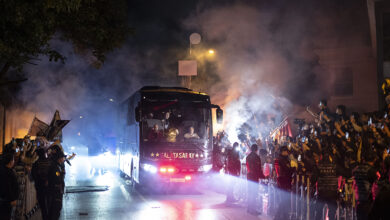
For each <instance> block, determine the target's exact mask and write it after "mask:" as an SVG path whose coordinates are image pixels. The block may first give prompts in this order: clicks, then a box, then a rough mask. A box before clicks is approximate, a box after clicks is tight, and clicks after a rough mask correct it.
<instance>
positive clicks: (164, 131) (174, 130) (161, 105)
mask: <svg viewBox="0 0 390 220" xmlns="http://www.w3.org/2000/svg"><path fill="white" fill-rule="evenodd" d="M210 115H211V113H210V107H209V106H208V105H207V103H205V102H201V101H178V100H173V101H147V102H144V103H143V104H142V121H141V123H142V140H143V141H144V142H171V143H174V142H200V141H204V139H208V138H209V133H210V126H211V121H210V120H211V118H210Z"/></svg>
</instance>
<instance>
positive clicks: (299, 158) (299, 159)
mask: <svg viewBox="0 0 390 220" xmlns="http://www.w3.org/2000/svg"><path fill="white" fill-rule="evenodd" d="M301 160H302V156H301V155H300V154H299V155H298V161H299V162H300V161H301Z"/></svg>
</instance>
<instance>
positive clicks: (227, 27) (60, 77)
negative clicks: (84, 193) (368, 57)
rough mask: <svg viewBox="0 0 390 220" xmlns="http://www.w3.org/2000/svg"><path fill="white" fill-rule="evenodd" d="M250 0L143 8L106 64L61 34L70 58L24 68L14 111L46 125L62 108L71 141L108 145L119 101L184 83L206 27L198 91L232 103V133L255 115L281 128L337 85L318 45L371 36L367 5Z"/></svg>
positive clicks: (227, 109) (63, 49)
mask: <svg viewBox="0 0 390 220" xmlns="http://www.w3.org/2000/svg"><path fill="white" fill-rule="evenodd" d="M243 2H244V3H235V2H234V1H224V3H210V1H191V4H192V6H191V7H189V8H191V9H185V10H184V9H183V10H181V9H182V7H185V6H186V4H184V3H181V4H180V8H178V9H177V10H178V11H180V13H179V14H176V13H172V11H171V10H172V9H171V8H170V6H172V5H168V6H167V8H166V9H164V7H163V6H162V8H161V10H163V11H165V12H164V13H162V14H163V15H164V18H160V17H158V16H159V11H160V9H159V10H157V11H153V13H150V12H149V6H146V5H145V6H144V9H143V10H144V11H145V12H144V13H148V14H147V15H137V14H135V15H136V16H140V19H141V20H139V21H138V22H136V20H137V17H136V16H135V15H134V16H135V17H132V18H131V19H133V21H131V22H130V23H132V24H130V25H134V27H135V28H136V35H135V36H133V37H130V39H129V40H128V42H127V43H126V44H125V45H124V47H123V48H121V49H119V50H117V51H114V52H112V53H110V54H108V55H107V60H106V62H105V63H104V65H103V66H101V68H99V69H96V68H95V61H94V60H93V59H92V58H91V56H90V55H89V54H88V53H83V54H80V53H75V52H74V48H73V47H72V46H71V45H70V44H69V43H66V42H62V41H59V40H56V39H54V40H53V44H54V45H55V47H56V48H58V50H59V51H60V52H61V53H62V54H63V55H65V56H66V57H67V60H66V63H65V64H62V63H54V62H49V61H47V58H45V57H42V58H41V60H40V61H37V62H36V63H37V64H38V65H37V66H31V65H29V66H26V68H25V75H26V76H27V78H28V79H29V80H28V81H27V82H24V83H23V84H21V91H20V92H19V93H18V94H17V97H18V99H19V100H20V101H21V103H22V105H20V106H22V107H20V108H18V107H15V109H16V110H15V111H13V112H12V114H14V115H15V118H17V117H18V116H19V117H22V120H21V121H23V124H24V125H23V126H21V125H20V124H18V127H19V126H20V127H24V128H28V127H29V126H30V123H31V120H32V118H33V116H34V114H36V115H37V116H38V117H39V118H42V119H43V120H44V121H46V122H48V121H50V119H51V117H52V114H53V112H54V111H55V110H56V109H58V110H60V112H61V114H62V116H63V118H66V119H72V121H71V123H69V125H68V126H67V127H65V129H64V137H65V138H67V137H69V138H68V141H69V142H71V143H69V145H72V144H77V143H82V144H84V145H110V144H109V143H106V142H105V140H106V139H107V137H109V138H108V139H110V137H111V136H114V134H113V133H114V131H113V127H114V125H113V123H114V115H115V106H116V105H118V103H120V102H121V101H122V100H124V99H125V98H127V97H128V96H129V95H130V94H131V93H132V92H134V91H135V90H137V89H139V88H140V87H142V86H144V85H153V84H154V85H160V86H178V85H180V83H179V80H178V78H177V76H176V75H177V61H178V60H179V59H184V58H186V57H187V55H186V54H187V53H188V50H187V49H188V44H189V42H188V37H189V34H190V33H192V32H199V33H200V34H201V35H202V43H201V45H203V46H200V47H204V48H206V47H207V46H210V47H212V48H214V49H215V50H216V56H215V57H214V58H213V59H212V60H207V59H206V58H205V57H202V59H201V60H199V67H200V69H199V71H200V72H199V76H198V77H197V78H196V79H194V82H193V88H194V89H199V90H202V91H205V92H208V93H209V94H210V95H211V99H212V101H213V102H214V103H216V104H219V105H221V106H222V107H223V108H224V109H225V121H226V123H225V129H227V131H228V133H229V135H230V139H231V140H232V141H235V140H237V138H238V137H237V136H238V132H239V131H238V129H239V128H240V127H241V126H242V125H243V124H244V123H246V122H248V121H255V120H257V121H258V123H256V124H258V125H259V126H260V128H259V127H256V126H254V125H253V128H252V129H253V130H255V133H258V132H259V130H260V132H261V131H264V130H266V129H264V128H263V127H267V126H268V127H272V125H269V124H268V123H267V121H269V120H267V119H269V118H274V120H271V121H274V122H275V123H276V124H277V123H278V122H280V120H282V118H283V116H284V115H286V112H289V111H291V110H292V109H293V108H294V107H295V106H305V105H308V104H310V103H313V102H315V101H317V100H319V99H320V98H323V97H326V96H327V95H328V90H329V89H328V87H329V86H330V84H331V83H332V82H331V81H329V80H328V78H329V77H328V74H327V72H326V70H324V69H323V68H322V67H321V65H320V64H319V58H318V56H317V54H316V53H315V49H317V48H321V47H324V46H325V45H326V46H328V47H338V46H340V45H341V44H349V45H350V44H361V42H362V41H363V42H365V40H366V39H365V35H364V33H363V34H362V33H361V30H360V29H359V27H360V26H361V24H362V23H364V18H362V17H364V16H361V15H357V14H359V13H361V10H363V9H364V8H363V9H362V7H361V4H360V3H359V4H352V3H351V2H354V1H346V2H347V3H345V4H341V5H340V4H339V1H329V2H332V3H329V2H328V1H327V3H319V2H313V1H308V0H307V1H302V2H301V3H302V4H300V5H296V4H295V3H290V1H282V0H279V1H273V2H272V3H270V2H269V1H267V4H266V3H262V2H263V1H243ZM253 2H255V3H253ZM355 2H356V1H355ZM196 4H198V6H197V7H193V5H196ZM210 4H213V5H211V6H210ZM336 5H337V7H338V8H336V9H337V10H336V9H335V6H336ZM356 5H358V6H356ZM178 7H179V6H178ZM192 8H196V10H195V11H190V10H193V9H192ZM347 8H351V10H346V9H347ZM137 10H138V11H139V10H141V9H139V8H135V9H134V11H137ZM187 12H188V13H187ZM134 13H135V12H134ZM134 13H133V14H134ZM145 16H151V17H153V16H154V18H150V19H146V17H145ZM178 16H179V18H177V17H178ZM185 16H187V18H186V19H183V17H185ZM142 18H143V19H142ZM173 18H175V19H176V20H175V19H173ZM352 18H354V19H352ZM159 19H165V20H164V21H160V20H159ZM346 20H348V21H349V20H353V21H355V22H356V24H351V23H349V22H344V21H346ZM157 21H158V22H157ZM183 21H184V22H183ZM187 34H188V36H187ZM362 36H364V37H362ZM340 39H346V40H340ZM367 42H369V41H367ZM329 45H330V46H329ZM26 112H27V113H26ZM80 116H82V118H81V117H80ZM252 124H253V123H252ZM79 132H80V133H81V134H80V136H79V135H78V133H79ZM111 134H112V135H111ZM65 140H66V139H65Z"/></svg>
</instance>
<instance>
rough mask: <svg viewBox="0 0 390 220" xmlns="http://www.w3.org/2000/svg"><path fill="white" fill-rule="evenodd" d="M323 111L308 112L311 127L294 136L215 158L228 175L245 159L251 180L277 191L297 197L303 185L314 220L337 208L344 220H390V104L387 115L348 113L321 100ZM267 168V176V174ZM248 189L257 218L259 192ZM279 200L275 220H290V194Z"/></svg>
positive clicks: (305, 126)
mask: <svg viewBox="0 0 390 220" xmlns="http://www.w3.org/2000/svg"><path fill="white" fill-rule="evenodd" d="M319 108H320V112H319V113H317V114H316V113H313V112H312V111H310V110H309V109H308V111H309V112H310V113H311V114H312V116H314V119H315V120H313V121H314V122H313V123H305V121H304V120H296V121H295V122H296V124H297V126H298V132H297V135H296V136H295V137H292V136H287V137H281V138H279V139H275V140H271V139H270V138H267V139H263V140H255V141H254V142H255V143H253V142H252V143H251V144H248V143H241V144H239V143H235V144H234V145H233V148H230V149H231V150H227V151H226V152H225V154H224V155H225V157H218V156H217V157H215V158H214V159H215V161H216V162H215V164H216V166H217V169H219V168H222V167H224V168H225V170H226V171H227V173H229V174H231V175H233V176H238V175H240V174H239V173H237V172H238V170H242V169H240V167H239V166H241V164H243V163H242V162H243V161H245V159H246V171H245V172H246V176H247V179H248V181H252V182H255V183H258V182H259V180H260V179H267V180H268V181H267V182H269V183H272V182H275V183H276V185H277V188H278V191H279V192H292V193H293V194H294V193H295V194H298V192H297V190H296V189H297V188H301V186H302V187H303V188H304V189H306V190H308V189H309V190H310V192H308V194H309V195H310V200H311V202H310V208H306V211H307V212H309V214H308V215H309V216H310V219H324V218H326V216H328V219H336V210H337V209H339V212H338V216H339V217H342V218H345V219H355V218H357V219H358V220H360V219H390V214H389V212H388V211H387V210H386V206H387V204H390V203H389V202H390V195H389V194H390V184H389V175H390V157H389V146H390V145H389V144H390V105H389V106H388V107H387V108H386V109H385V110H383V111H378V112H372V113H363V114H359V113H357V112H353V113H352V114H350V115H347V111H346V107H345V106H343V105H339V106H337V108H336V110H335V112H334V113H333V112H331V111H330V110H329V108H328V106H327V102H326V100H322V101H321V102H320V104H319ZM222 136H223V135H222ZM218 140H219V142H218ZM221 140H223V138H221V136H220V137H219V138H218V139H217V141H216V145H218V144H221V143H222V145H223V144H227V145H229V143H226V141H225V143H223V142H224V141H221ZM245 145H246V148H247V150H244V151H241V153H239V152H240V150H239V149H240V147H241V146H245ZM220 148H221V147H219V148H218V146H216V149H220ZM258 148H259V150H258ZM228 149H229V148H228ZM236 149H237V150H236ZM217 151H218V150H217ZM245 151H246V152H245ZM253 152H256V154H255V155H254V154H253ZM240 155H241V156H240ZM221 158H223V159H222V160H221ZM234 161H235V162H234ZM238 161H240V163H238ZM259 161H260V162H259ZM259 163H260V164H261V167H262V168H259V166H258V164H259ZM218 164H220V166H219V167H218ZM233 164H234V165H233ZM264 167H266V168H267V172H263V171H264ZM268 170H271V171H270V172H268ZM241 172H242V171H241ZM241 175H242V173H241ZM297 176H299V179H298V178H297ZM301 177H302V178H301ZM301 179H304V180H303V181H301ZM272 180H273V181H272ZM308 185H310V188H309V187H308ZM298 186H299V187H298ZM230 190H231V187H229V192H228V198H227V201H228V202H230V201H232V200H234V199H233V198H232V196H231V192H230ZM248 190H249V191H248V199H247V200H248V202H249V205H248V206H249V207H248V212H250V213H254V214H259V213H258V211H256V210H254V208H253V203H254V200H253V197H251V195H254V194H256V193H253V192H254V190H255V189H253V187H252V188H250V185H248ZM283 195H288V198H283ZM296 196H297V195H296ZM278 198H279V201H280V202H279V203H277V204H279V208H278V209H275V210H277V211H276V212H275V219H291V218H292V213H293V210H291V200H290V194H286V193H279V196H278ZM324 207H326V208H324ZM348 208H350V209H351V210H350V212H349V213H347V211H346V210H349V209H348ZM309 209H310V211H309ZM257 210H258V209H257ZM296 214H297V213H295V215H296Z"/></svg>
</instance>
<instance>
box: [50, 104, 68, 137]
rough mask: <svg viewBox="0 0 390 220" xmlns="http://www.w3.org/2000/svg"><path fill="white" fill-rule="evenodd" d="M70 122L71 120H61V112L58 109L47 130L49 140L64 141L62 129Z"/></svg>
mask: <svg viewBox="0 0 390 220" xmlns="http://www.w3.org/2000/svg"><path fill="white" fill-rule="evenodd" d="M68 123H69V120H61V117H60V112H59V111H58V110H56V112H55V113H54V116H53V119H52V120H51V122H50V126H49V128H48V129H47V131H46V138H47V140H49V141H55V140H59V141H62V129H63V128H64V127H65V126H66V125H67V124H68Z"/></svg>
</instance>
